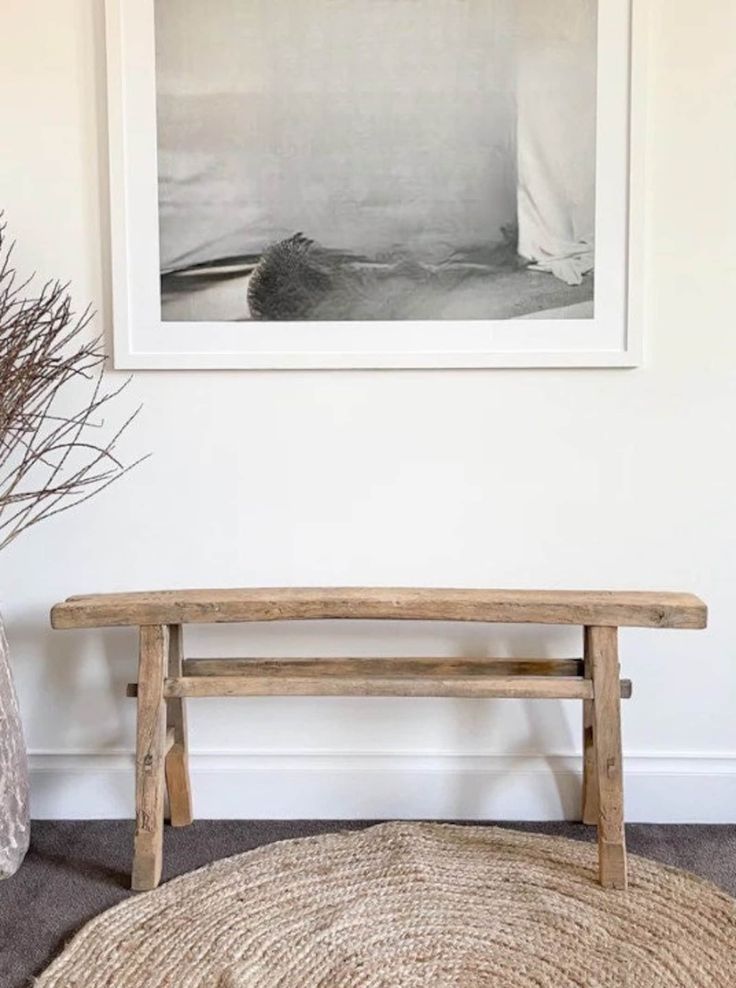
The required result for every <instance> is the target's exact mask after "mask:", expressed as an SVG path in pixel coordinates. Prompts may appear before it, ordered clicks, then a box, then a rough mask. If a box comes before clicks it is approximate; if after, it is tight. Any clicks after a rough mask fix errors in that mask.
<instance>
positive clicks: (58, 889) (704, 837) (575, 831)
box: [0, 820, 736, 988]
mask: <svg viewBox="0 0 736 988" xmlns="http://www.w3.org/2000/svg"><path fill="white" fill-rule="evenodd" d="M368 825H369V824H367V823H365V822H358V821H350V822H345V821H337V822H336V821H318V822H317V821H295V820H292V821H265V820H264V821H248V820H235V821H230V820H218V821H205V820H200V821H197V822H195V823H194V824H192V826H191V827H187V828H185V829H182V830H171V829H167V831H166V843H165V852H164V879H168V878H173V877H174V876H175V875H180V874H182V873H184V872H187V871H192V870H193V869H194V868H198V867H200V866H201V865H204V864H207V863H208V862H209V861H214V860H216V859H217V858H223V857H227V856H228V855H231V854H237V853H239V852H241V851H247V850H249V849H251V848H254V847H258V846H259V845H261V844H268V843H270V842H271V841H276V840H284V839H287V838H289V837H303V836H306V835H307V834H318V833H326V832H328V831H334V830H343V829H357V828H358V827H365V826H368ZM508 826H514V827H516V828H517V829H520V830H527V831H532V832H534V831H536V832H540V833H545V834H559V835H562V836H565V837H573V838H577V839H580V840H593V839H595V830H594V829H593V828H592V827H583V826H582V825H580V824H570V823H547V824H541V823H529V824H526V823H525V824H509V825H508ZM627 834H628V843H629V849H630V850H631V851H632V852H634V853H636V854H642V855H644V856H645V857H649V858H654V859H656V860H658V861H662V862H665V863H666V864H672V865H677V866H678V867H680V868H685V869H687V870H689V871H693V872H696V873H697V874H699V875H702V876H704V877H705V878H709V879H710V880H711V881H714V882H716V883H717V884H718V885H720V886H721V887H722V888H724V889H725V890H726V891H727V892H729V893H730V894H732V895H736V827H718V826H669V825H668V826H665V825H659V824H657V825H652V824H646V825H645V824H633V825H630V826H629V827H627ZM132 839H133V824H132V822H128V821H123V820H113V821H93V822H72V821H63V822H51V821H43V822H37V823H35V824H34V826H33V840H32V844H31V851H30V853H29V855H28V858H27V859H26V861H25V863H24V865H23V867H22V868H21V870H20V871H19V872H18V874H17V875H15V876H14V877H13V878H11V879H10V880H8V881H6V882H3V883H0V988H26V986H29V985H30V983H31V979H32V978H33V977H34V976H35V975H38V974H40V972H41V971H42V970H43V969H44V968H45V967H46V965H47V964H48V963H49V961H50V960H51V959H52V958H53V957H54V955H55V954H56V953H57V952H58V951H59V950H60V949H61V947H63V945H64V943H65V942H66V941H67V940H68V939H69V937H70V936H71V935H72V934H73V933H74V932H75V931H76V930H78V929H79V928H80V926H82V925H83V923H85V922H86V921H87V920H88V919H91V918H92V917H93V916H96V915H97V914H98V913H100V912H102V910H103V909H107V908H108V907H109V906H112V905H115V904H116V903H117V902H120V901H121V900H122V899H124V898H125V897H126V896H128V895H130V894H131V893H130V891H129V890H128V883H129V875H130V856H131V847H132Z"/></svg>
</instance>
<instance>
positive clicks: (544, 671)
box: [184, 655, 583, 676]
mask: <svg viewBox="0 0 736 988" xmlns="http://www.w3.org/2000/svg"><path fill="white" fill-rule="evenodd" d="M250 673H256V674H258V675H264V674H268V675H274V676H292V675H295V674H302V675H307V676H340V675H344V674H346V673H347V674H361V673H362V674H364V675H366V676H369V675H384V676H407V675H408V676H411V675H428V676H443V675H457V674H462V675H465V676H473V675H477V676H509V675H522V676H582V674H583V660H582V659H495V658H485V657H481V658H468V657H462V658H456V657H454V656H447V657H445V656H406V655H405V656H395V657H394V656H384V655H381V656H375V657H370V656H359V657H354V658H345V657H334V658H330V657H319V658H308V657H307V658H302V657H298V658H283V659H280V658H273V659H272V658H247V659H234V658H233V659H197V658H191V659H185V661H184V675H185V676H237V675H244V674H246V675H247V674H250Z"/></svg>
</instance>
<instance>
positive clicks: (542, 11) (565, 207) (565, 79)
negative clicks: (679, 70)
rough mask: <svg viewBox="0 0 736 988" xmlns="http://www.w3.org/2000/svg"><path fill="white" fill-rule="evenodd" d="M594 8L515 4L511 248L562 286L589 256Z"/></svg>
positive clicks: (544, 1)
mask: <svg viewBox="0 0 736 988" xmlns="http://www.w3.org/2000/svg"><path fill="white" fill-rule="evenodd" d="M597 9H598V3H597V0H554V2H550V0H521V2H520V3H519V48H518V97H517V98H518V130H517V139H518V158H519V189H518V211H519V253H520V254H521V255H522V257H526V258H527V259H528V260H531V261H535V262H536V267H537V268H538V269H539V270H543V271H550V272H551V273H552V274H554V275H555V276H556V277H558V278H560V279H562V280H563V281H565V282H567V284H569V285H577V284H580V283H581V281H582V277H583V275H584V274H586V273H587V272H588V271H591V270H592V269H593V266H594V262H595V258H594V251H595V146H596V88H597V87H596V79H597V71H596V69H597V58H596V53H597V44H596V36H597Z"/></svg>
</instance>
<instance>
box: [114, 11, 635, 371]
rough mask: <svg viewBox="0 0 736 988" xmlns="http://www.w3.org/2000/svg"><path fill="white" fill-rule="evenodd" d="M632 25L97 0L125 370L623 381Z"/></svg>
mask: <svg viewBox="0 0 736 988" xmlns="http://www.w3.org/2000/svg"><path fill="white" fill-rule="evenodd" d="M642 7H646V4H642V3H641V0H278V2H274V0H107V35H108V83H109V130H110V165H111V214H112V216H111V226H112V238H113V250H112V258H113V290H114V307H113V312H114V341H115V355H114V359H115V365H116V366H117V367H121V368H146V367H150V368H196V367H202V368H238V367H242V368H350V367H368V368H392V367H416V368H422V367H426V368H443V367H456V368H464V367H468V368H471V367H631V366H635V365H636V364H637V363H638V362H639V360H640V355H641V327H642V311H641V308H642V306H641V299H640V290H639V283H640V280H641V258H640V256H639V255H638V250H639V249H640V248H639V244H640V242H641V234H642V230H641V224H642V216H643V210H642V208H641V200H642V198H643V190H642V175H641V171H642V163H641V148H640V143H641V141H640V137H641V132H642V130H643V126H642V121H643V112H644V110H643V107H642V105H641V96H642V92H643V89H644V86H643V72H644V70H645V64H644V63H645V59H644V57H643V54H642V53H643V50H644V47H645V42H644V39H643V37H642V35H643V34H644V33H645V25H644V24H643V18H644V16H645V15H644V14H643V13H642V10H641V8H642ZM632 42H633V43H632ZM632 94H633V97H632Z"/></svg>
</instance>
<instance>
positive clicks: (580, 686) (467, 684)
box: [164, 675, 593, 700]
mask: <svg viewBox="0 0 736 988" xmlns="http://www.w3.org/2000/svg"><path fill="white" fill-rule="evenodd" d="M164 695H165V696H167V697H170V696H193V697H194V696H438V697H441V696H445V697H452V696H464V697H476V698H487V697H510V698H519V699H530V698H535V699H548V700H582V699H585V698H590V697H592V695H593V684H592V683H590V682H587V681H586V680H584V679H580V678H578V677H573V676H570V677H566V676H516V677H510V678H504V677H493V676H489V677H487V678H485V679H483V678H481V677H478V676H448V677H445V678H440V677H432V676H426V675H421V676H371V677H366V676H339V677H328V676H289V677H284V676H268V675H264V676H255V675H251V676H183V677H181V678H180V679H167V680H166V682H165V684H164Z"/></svg>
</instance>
